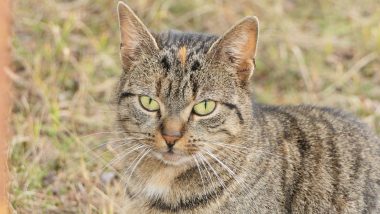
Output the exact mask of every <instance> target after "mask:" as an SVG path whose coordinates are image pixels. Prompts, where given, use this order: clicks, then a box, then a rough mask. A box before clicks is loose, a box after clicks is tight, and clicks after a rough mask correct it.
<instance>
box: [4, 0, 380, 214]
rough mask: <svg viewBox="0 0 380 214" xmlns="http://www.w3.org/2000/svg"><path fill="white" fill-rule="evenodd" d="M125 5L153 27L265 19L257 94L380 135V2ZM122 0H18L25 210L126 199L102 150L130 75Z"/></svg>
mask: <svg viewBox="0 0 380 214" xmlns="http://www.w3.org/2000/svg"><path fill="white" fill-rule="evenodd" d="M125 2H126V3H127V4H128V5H130V6H131V8H132V9H134V10H135V11H136V13H137V14H138V16H139V17H140V18H141V19H142V20H143V22H144V23H145V24H146V25H147V26H148V27H149V28H150V29H152V30H154V31H162V30H167V29H169V28H176V29H179V30H183V31H205V32H210V33H215V34H221V33H223V32H224V31H225V30H227V29H228V28H229V27H230V26H231V25H233V24H234V23H235V22H236V21H238V20H239V19H241V18H243V17H244V16H248V15H256V16H258V18H259V20H260V27H261V29H260V38H259V40H260V41H259V49H258V54H257V59H256V62H257V69H256V71H255V74H254V76H253V78H252V83H253V84H252V87H253V89H254V91H255V97H256V99H257V100H259V101H261V102H266V103H272V104H298V103H307V104H316V105H327V106H332V107H338V108H342V109H344V110H346V111H350V112H353V113H355V114H357V115H358V116H359V117H360V118H361V119H362V120H364V121H365V122H366V123H368V124H369V125H370V126H371V127H373V129H375V130H376V131H377V133H380V24H379V23H380V2H379V1H377V0H362V1H360V2H358V1H354V0H315V1H303V0H283V1H281V0H268V1H252V0H250V1H246V0H234V1H227V0H225V1H223V0H205V1H201V0H192V1H188V0H182V1H178V0H138V1H137V0H134V1H132V0H130V1H125ZM116 6H117V1H116V0H44V1H37V0H34V1H25V0H14V1H13V15H14V30H13V32H14V37H13V41H12V45H13V50H12V51H13V53H12V63H13V71H14V72H13V73H11V79H12V81H13V85H14V87H15V89H16V90H15V103H14V108H13V115H12V127H13V135H14V136H13V139H12V141H11V154H10V156H11V157H10V165H11V166H10V171H11V186H10V199H11V203H12V207H13V210H14V211H18V213H36V212H37V213H118V211H119V208H120V204H121V203H123V199H122V197H123V191H122V189H123V186H122V184H120V182H119V180H120V177H119V176H118V174H117V172H116V171H115V170H114V169H113V167H110V166H108V165H107V162H108V161H109V160H110V159H111V158H112V157H111V156H112V154H110V153H109V152H107V149H106V148H105V149H104V147H106V145H107V144H106V143H107V142H109V141H112V137H114V136H112V133H111V132H113V131H114V130H113V126H112V123H113V120H114V116H113V110H112V106H111V104H110V101H111V98H112V92H113V87H114V85H115V83H116V82H117V79H118V76H119V75H120V73H121V68H120V67H121V66H120V60H119V53H118V50H119V32H118V21H117V13H116ZM99 148H103V149H99ZM99 150H101V151H100V152H99Z"/></svg>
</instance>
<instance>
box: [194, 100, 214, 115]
mask: <svg viewBox="0 0 380 214" xmlns="http://www.w3.org/2000/svg"><path fill="white" fill-rule="evenodd" d="M215 107H216V102H215V101H212V100H203V101H202V102H200V103H198V104H196V105H195V106H194V107H193V112H194V113H195V114H197V115H199V116H206V115H209V114H211V113H212V112H213V111H214V110H215Z"/></svg>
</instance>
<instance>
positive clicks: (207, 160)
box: [116, 2, 380, 214]
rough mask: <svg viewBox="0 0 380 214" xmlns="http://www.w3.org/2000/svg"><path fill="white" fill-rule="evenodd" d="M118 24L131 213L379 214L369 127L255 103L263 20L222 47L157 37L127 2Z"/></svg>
mask: <svg viewBox="0 0 380 214" xmlns="http://www.w3.org/2000/svg"><path fill="white" fill-rule="evenodd" d="M118 14H119V22H120V31H121V45H120V51H121V59H122V67H123V73H122V75H121V78H120V81H119V84H118V87H117V93H116V106H117V119H118V120H117V121H118V125H119V126H120V129H121V130H122V131H123V136H124V138H125V142H123V144H121V145H119V146H118V147H117V152H118V154H119V155H120V157H119V158H121V159H122V160H123V173H124V174H123V176H124V179H125V182H126V183H125V184H126V189H125V192H126V198H127V199H126V202H125V212H126V213H139V214H143V213H144V214H145V213H261V214H262V213H380V202H379V200H380V197H379V195H380V157H379V154H380V142H379V138H378V137H376V136H375V134H374V133H373V132H371V131H370V130H369V128H368V127H367V126H366V125H364V124H363V123H361V122H359V121H358V120H357V119H355V118H354V117H352V116H351V115H349V114H347V113H343V112H341V111H339V110H335V109H331V108H325V107H315V106H307V105H300V106H269V105H263V104H258V103H255V102H254V101H252V99H251V97H252V96H251V92H250V90H249V88H250V84H249V82H250V77H251V76H252V73H253V71H254V69H255V53H256V48H257V40H258V20H257V18H256V17H246V18H244V19H242V20H241V21H240V22H238V23H237V24H236V25H234V26H233V27H232V28H231V29H229V30H228V31H227V32H226V33H225V34H224V35H222V36H215V35H210V34H204V33H184V32H180V31H174V30H170V31H167V32H163V33H152V32H150V31H149V30H148V29H147V28H146V27H145V25H144V24H143V23H142V22H141V21H140V19H139V18H138V17H137V16H136V15H135V13H134V12H133V11H132V10H131V9H130V8H129V7H128V6H127V5H126V4H124V3H122V2H119V4H118ZM123 206H124V205H123Z"/></svg>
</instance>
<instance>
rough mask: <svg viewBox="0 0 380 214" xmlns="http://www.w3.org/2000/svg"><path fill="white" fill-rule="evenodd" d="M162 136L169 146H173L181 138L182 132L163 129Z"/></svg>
mask: <svg viewBox="0 0 380 214" xmlns="http://www.w3.org/2000/svg"><path fill="white" fill-rule="evenodd" d="M162 137H163V138H164V140H165V142H166V145H167V146H168V147H169V148H173V146H174V145H175V143H176V142H177V140H178V139H180V138H181V132H170V133H168V132H166V131H165V130H163V133H162Z"/></svg>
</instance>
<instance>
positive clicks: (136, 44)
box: [117, 1, 158, 68]
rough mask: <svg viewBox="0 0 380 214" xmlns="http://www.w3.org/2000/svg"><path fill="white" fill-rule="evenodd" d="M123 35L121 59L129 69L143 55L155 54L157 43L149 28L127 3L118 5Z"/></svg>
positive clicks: (120, 2)
mask: <svg viewBox="0 0 380 214" xmlns="http://www.w3.org/2000/svg"><path fill="white" fill-rule="evenodd" d="M117 11H118V14H119V24H120V33H121V45H120V49H121V50H120V51H121V57H122V62H123V66H126V67H127V68H128V67H129V66H130V65H131V64H132V63H133V61H135V60H137V59H138V58H139V57H141V56H142V55H143V54H153V53H154V52H155V51H156V50H158V46H157V43H156V41H155V39H154V37H153V36H152V34H151V33H150V32H149V30H148V28H147V27H146V26H145V25H144V24H143V23H142V22H141V20H140V19H139V18H138V17H137V16H136V14H135V13H134V12H133V11H132V10H131V8H129V7H128V6H127V5H126V4H125V3H123V2H122V1H119V3H118V5H117Z"/></svg>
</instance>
